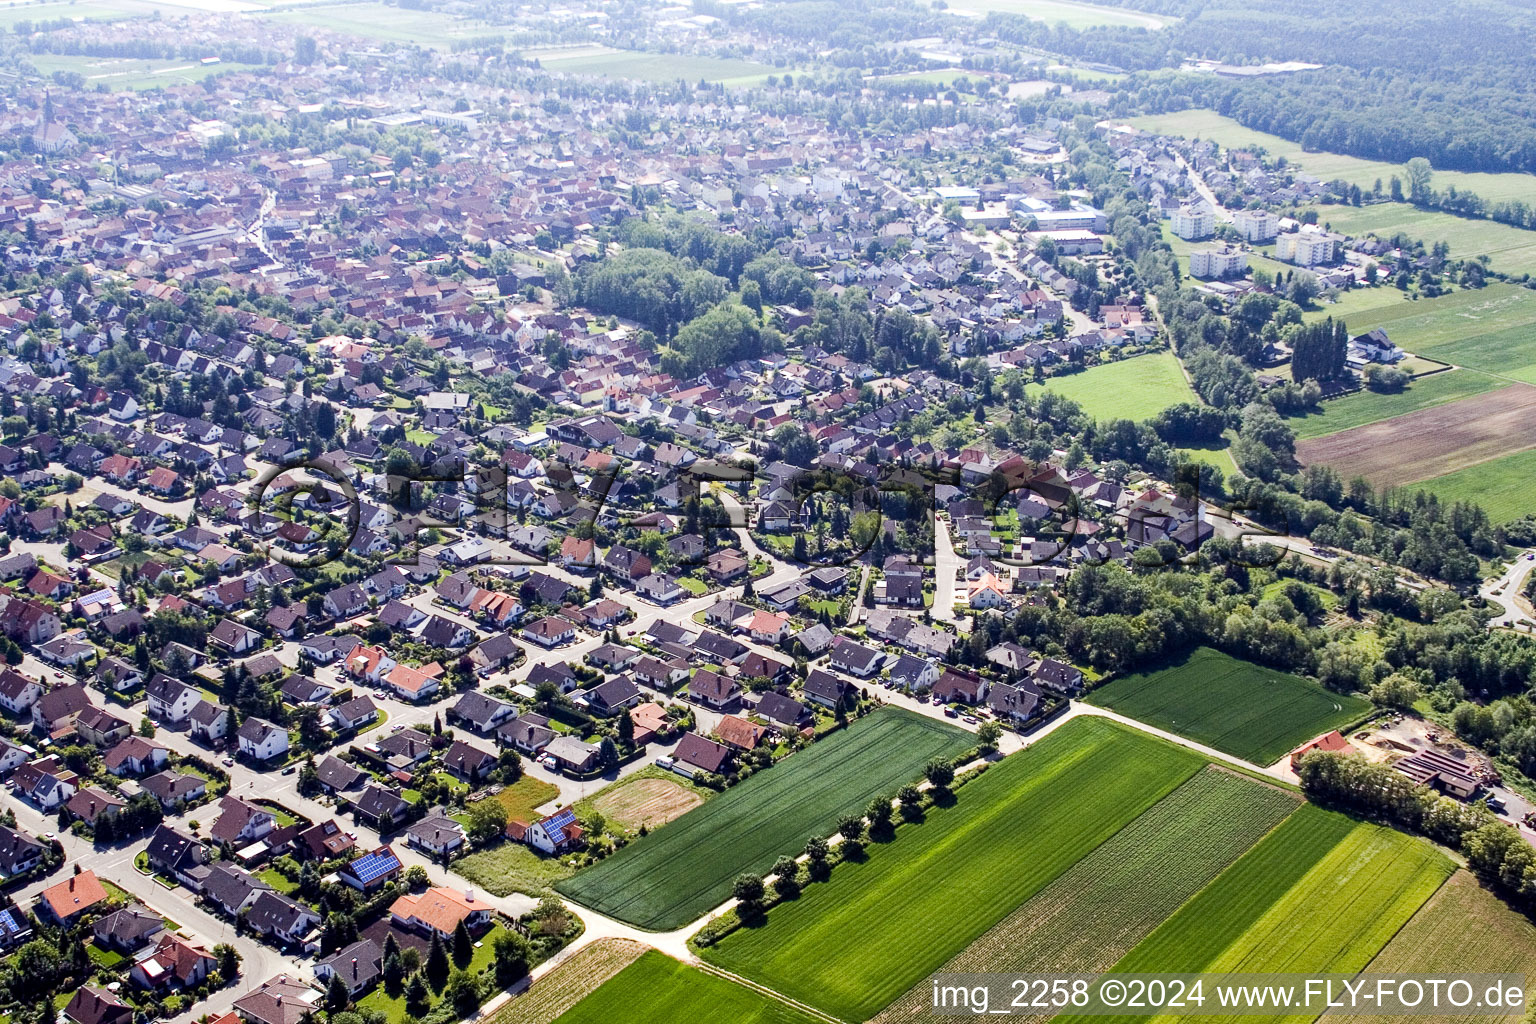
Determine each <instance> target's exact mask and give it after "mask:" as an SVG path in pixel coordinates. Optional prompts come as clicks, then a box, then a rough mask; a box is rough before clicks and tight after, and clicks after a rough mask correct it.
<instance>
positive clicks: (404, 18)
mask: <svg viewBox="0 0 1536 1024" xmlns="http://www.w3.org/2000/svg"><path fill="white" fill-rule="evenodd" d="M262 17H264V18H270V19H271V20H273V21H275V22H282V23H286V24H290V25H308V26H310V27H312V28H318V29H325V30H328V31H331V32H338V33H341V34H342V35H353V36H361V37H363V38H365V39H374V40H378V41H379V42H383V43H409V44H414V45H416V46H424V47H427V48H430V49H446V48H448V47H450V46H452V45H453V44H454V43H456V42H461V41H464V40H468V39H482V38H486V37H489V36H496V35H500V34H502V33H503V32H505V31H506V26H504V25H495V24H492V23H490V22H487V21H479V20H475V19H470V18H460V17H454V16H452V15H447V14H443V13H441V12H438V11H430V10H424V9H423V10H411V9H409V8H405V7H394V6H391V5H389V4H381V3H362V4H309V5H305V6H294V7H284V8H282V9H280V10H273V11H272V12H271V13H270V14H264V15H262Z"/></svg>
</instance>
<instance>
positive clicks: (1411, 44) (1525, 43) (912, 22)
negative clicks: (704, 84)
mask: <svg viewBox="0 0 1536 1024" xmlns="http://www.w3.org/2000/svg"><path fill="white" fill-rule="evenodd" d="M1109 2H1110V3H1115V2H1116V0H1109ZM1118 2H1119V5H1120V6H1124V7H1128V8H1134V9H1137V10H1142V11H1147V12H1149V13H1154V14H1160V15H1167V16H1171V17H1175V18H1177V19H1178V20H1177V21H1174V22H1172V23H1171V24H1169V25H1168V26H1166V27H1165V28H1163V29H1161V30H1157V31H1152V30H1148V29H1145V28H1128V27H1097V28H1088V29H1074V28H1070V27H1068V26H1067V25H1065V24H1052V23H1049V22H1045V21H1038V20H1034V19H1031V18H1027V17H1025V16H1023V15H1021V14H1002V13H993V14H989V15H988V16H987V17H986V18H985V19H983V20H981V21H979V22H976V23H968V22H966V21H964V20H962V19H958V18H955V17H952V16H947V15H945V14H943V13H942V11H938V10H935V9H934V8H933V7H932V6H930V5H929V4H926V3H916V2H910V3H894V4H892V3H877V2H869V0H852V2H850V3H838V4H834V3H831V2H830V0H789V2H784V3H771V4H764V5H761V6H754V7H752V8H751V9H748V10H738V9H736V8H735V7H734V5H721V15H722V16H723V17H725V18H727V19H730V20H732V21H734V22H736V23H737V24H738V25H739V26H740V27H741V28H744V29H747V30H750V31H752V32H753V33H761V34H765V35H771V36H773V37H776V39H777V40H779V41H781V42H782V44H783V46H784V47H787V48H788V50H789V52H790V53H791V54H798V55H799V56H802V57H810V56H812V55H813V54H814V55H815V56H816V57H817V58H818V60H819V62H822V63H827V64H832V65H835V66H839V67H845V68H862V69H865V70H869V71H879V72H885V73H890V72H893V71H897V70H901V69H903V68H905V67H907V66H909V65H911V66H916V65H914V64H913V61H914V60H915V59H916V55H915V54H913V53H912V52H911V50H910V49H909V48H906V47H903V46H900V45H898V44H900V43H902V42H903V41H905V40H910V39H914V38H924V37H932V36H942V35H950V36H955V35H959V36H962V37H963V36H966V35H971V36H973V37H974V38H976V39H982V38H986V37H995V38H997V39H1001V40H1003V41H1005V42H1007V43H1011V44H1014V45H1015V46H1017V47H1021V48H1024V49H1025V50H1026V51H1030V52H1033V53H1039V54H1059V55H1063V56H1067V57H1074V58H1077V59H1079V60H1083V61H1088V62H1092V63H1097V64H1105V65H1110V66H1114V67H1119V68H1123V69H1125V70H1128V71H1132V72H1137V74H1134V75H1132V77H1131V78H1129V79H1127V80H1125V81H1124V82H1123V83H1121V90H1122V97H1124V98H1126V99H1127V100H1129V102H1130V105H1131V106H1132V107H1134V108H1136V109H1141V110H1147V111H1164V110H1175V109H1181V108H1184V107H1190V106H1200V107H1211V108H1214V109H1216V110H1219V111H1220V112H1222V113H1224V114H1228V115H1230V116H1232V117H1233V118H1235V119H1237V120H1238V121H1240V122H1241V123H1242V124H1244V125H1246V126H1247V127H1249V128H1253V129H1256V130H1260V131H1267V132H1272V133H1274V134H1276V135H1280V136H1282V137H1284V138H1287V139H1290V140H1292V141H1295V142H1299V143H1301V144H1302V145H1304V146H1306V147H1308V148H1310V149H1326V150H1330V151H1333V152H1340V153H1348V154H1350V155H1353V156H1359V157H1363V158H1366V159H1372V160H1385V161H1391V162H1395V163H1402V162H1404V161H1406V160H1408V159H1409V158H1410V157H1414V156H1423V157H1426V158H1428V159H1429V161H1430V162H1431V163H1432V164H1433V165H1434V166H1435V167H1436V168H1441V169H1445V170H1461V171H1536V117H1533V116H1532V115H1533V113H1536V109H1533V104H1532V102H1531V99H1530V93H1529V88H1528V82H1529V79H1530V77H1531V71H1532V67H1533V58H1532V54H1533V53H1536V11H1533V10H1531V9H1530V8H1529V7H1528V6H1521V5H1517V4H1514V3H1507V2H1503V0H1470V2H1464V3H1458V4H1457V5H1456V6H1455V7H1454V8H1450V7H1448V6H1447V5H1445V4H1443V3H1435V2H1431V0H1405V2H1392V3H1388V2H1386V0H1366V2H1363V3H1356V4H1346V5H1332V6H1329V5H1319V4H1315V3H1307V2H1303V0H1118ZM829 33H830V34H829ZM775 52H778V48H777V47H776V48H775ZM1191 59H1210V60H1218V61H1222V62H1225V63H1229V64H1262V63H1266V62H1269V61H1305V62H1308V63H1314V64H1321V65H1324V67H1323V68H1322V69H1321V70H1318V71H1312V72H1306V73H1302V74H1297V75H1273V76H1258V77H1253V78H1245V79H1231V78H1224V77H1217V76H1214V75H1201V76H1188V75H1183V76H1177V79H1176V81H1177V84H1176V85H1175V74H1174V72H1175V71H1176V69H1178V68H1179V67H1180V66H1181V65H1182V64H1184V63H1185V62H1186V61H1188V60H1191ZM919 63H920V61H919ZM983 63H984V62H983V61H980V60H978V62H977V63H976V65H975V66H976V67H978V68H982V66H983Z"/></svg>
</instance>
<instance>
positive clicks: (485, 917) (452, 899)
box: [389, 886, 491, 940]
mask: <svg viewBox="0 0 1536 1024" xmlns="http://www.w3.org/2000/svg"><path fill="white" fill-rule="evenodd" d="M389 916H390V919H391V920H392V921H394V923H395V924H396V925H398V926H400V927H402V928H407V929H409V930H411V931H414V932H417V933H418V934H421V935H425V936H428V937H430V936H432V935H436V936H438V937H439V938H442V939H445V940H447V939H452V938H453V933H454V931H455V929H457V928H458V926H459V925H460V924H463V925H464V926H465V927H466V928H468V929H469V930H470V932H471V934H473V933H474V932H476V931H478V930H479V929H481V928H483V927H485V926H486V925H488V924H489V923H490V921H491V907H490V906H489V904H487V903H486V902H485V901H484V900H480V899H477V898H476V897H475V896H474V894H473V893H460V892H456V891H454V890H453V889H445V888H441V887H438V886H434V887H432V888H430V889H428V890H427V891H426V892H423V893H421V894H420V895H419V896H418V895H415V894H410V893H407V894H406V895H404V896H401V897H400V898H399V899H397V900H396V901H395V902H394V903H393V904H392V905H391V906H390V908H389Z"/></svg>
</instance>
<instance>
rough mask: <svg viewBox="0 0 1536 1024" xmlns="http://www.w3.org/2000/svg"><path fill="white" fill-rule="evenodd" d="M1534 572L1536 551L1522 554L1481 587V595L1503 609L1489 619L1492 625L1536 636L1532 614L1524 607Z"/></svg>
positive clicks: (1535, 623)
mask: <svg viewBox="0 0 1536 1024" xmlns="http://www.w3.org/2000/svg"><path fill="white" fill-rule="evenodd" d="M1532 571H1536V549H1533V550H1529V551H1522V552H1520V553H1519V554H1518V555H1516V556H1515V560H1514V561H1513V562H1511V563H1510V564H1509V567H1508V568H1507V569H1505V570H1504V571H1503V572H1501V573H1500V574H1499V575H1497V576H1495V577H1494V578H1493V579H1491V580H1487V581H1485V582H1484V583H1483V585H1482V586H1481V587H1479V588H1478V591H1477V592H1478V595H1479V596H1481V597H1482V598H1483V599H1484V600H1486V601H1493V602H1495V603H1496V604H1498V605H1499V606H1501V607H1502V608H1503V609H1504V610H1503V612H1501V613H1500V614H1498V615H1496V616H1494V617H1493V618H1491V619H1489V620H1488V625H1489V626H1506V627H1508V628H1510V629H1515V630H1520V631H1522V632H1526V633H1536V622H1533V621H1532V615H1531V614H1530V612H1529V611H1528V610H1527V609H1526V608H1523V607H1521V602H1522V601H1524V597H1523V596H1522V594H1523V592H1524V590H1525V583H1526V580H1527V579H1529V578H1530V575H1531V573H1532Z"/></svg>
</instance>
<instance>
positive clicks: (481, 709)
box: [448, 690, 517, 734]
mask: <svg viewBox="0 0 1536 1024" xmlns="http://www.w3.org/2000/svg"><path fill="white" fill-rule="evenodd" d="M516 717H517V708H516V707H515V706H514V705H512V704H508V703H507V702H505V701H500V700H497V699H496V698H494V697H487V696H486V695H485V694H483V693H481V692H479V691H478V690H470V691H468V692H467V693H465V694H464V695H463V696H461V697H460V698H459V699H458V701H457V702H456V703H455V704H454V705H453V707H452V708H450V709H449V710H448V718H449V720H451V721H452V720H456V721H459V722H462V723H463V724H464V725H466V726H468V727H469V728H471V729H473V730H474V731H475V732H478V733H481V734H488V733H492V732H494V731H495V730H496V727H497V726H499V725H500V724H501V723H502V722H505V721H507V720H508V719H512V718H516Z"/></svg>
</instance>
